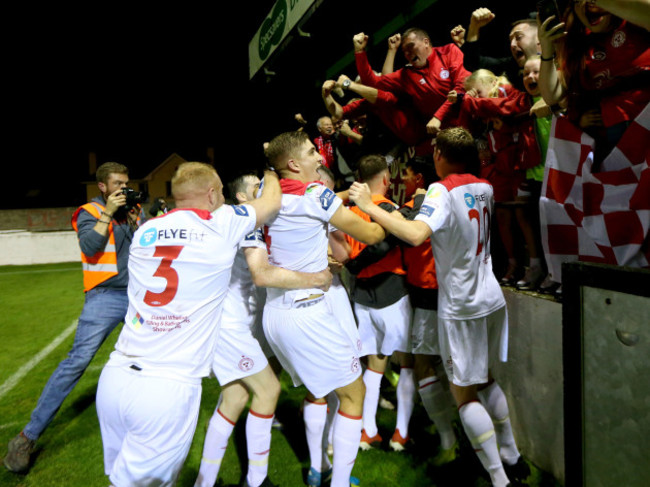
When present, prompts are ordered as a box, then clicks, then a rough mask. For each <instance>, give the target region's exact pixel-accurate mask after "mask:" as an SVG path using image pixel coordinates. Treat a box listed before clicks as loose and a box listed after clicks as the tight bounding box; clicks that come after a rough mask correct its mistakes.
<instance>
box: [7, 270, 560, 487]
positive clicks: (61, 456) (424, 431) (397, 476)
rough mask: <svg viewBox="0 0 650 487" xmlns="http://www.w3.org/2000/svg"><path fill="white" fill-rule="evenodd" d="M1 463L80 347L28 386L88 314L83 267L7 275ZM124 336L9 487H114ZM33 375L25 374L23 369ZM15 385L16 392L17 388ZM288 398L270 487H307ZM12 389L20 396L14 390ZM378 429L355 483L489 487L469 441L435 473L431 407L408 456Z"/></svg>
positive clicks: (543, 482)
mask: <svg viewBox="0 0 650 487" xmlns="http://www.w3.org/2000/svg"><path fill="white" fill-rule="evenodd" d="M0 296H2V298H1V299H2V312H3V316H2V318H1V319H0V455H2V456H4V455H5V453H6V445H7V443H8V442H9V440H10V439H11V438H13V437H14V436H15V435H16V434H17V433H19V432H20V430H21V429H22V427H23V426H24V425H25V424H27V422H28V421H29V415H30V413H31V411H32V409H33V408H34V406H35V405H36V402H37V400H38V398H39V396H40V393H41V391H42V389H43V387H44V386H45V383H46V382H47V380H48V378H49V376H50V374H51V373H52V372H53V371H54V369H55V368H56V366H57V365H58V363H59V362H60V361H61V360H63V359H64V358H65V356H66V354H67V352H68V351H69V350H70V347H71V346H72V342H73V339H74V333H70V334H69V335H68V336H67V338H65V340H63V341H62V342H61V343H60V345H58V346H57V347H56V348H54V349H53V350H52V351H51V352H50V353H49V354H47V355H45V356H44V357H43V358H42V360H40V361H39V362H38V363H36V364H33V362H32V367H31V368H30V369H29V372H28V373H26V375H24V377H22V379H20V380H19V381H17V382H15V381H14V380H13V379H15V377H16V375H15V374H16V373H18V372H19V371H20V370H21V368H22V367H25V366H26V364H28V363H30V361H33V359H34V357H36V356H37V355H38V354H39V352H41V351H42V350H43V349H44V348H45V347H47V346H48V345H49V344H50V343H51V342H52V341H53V340H54V339H55V338H56V337H57V336H59V335H61V334H62V333H63V332H64V330H66V329H67V328H69V327H70V326H71V325H72V324H73V323H74V321H75V320H76V319H77V318H78V316H79V314H80V312H81V308H82V306H83V299H84V297H83V291H82V276H81V265H80V264H75V263H68V264H51V265H33V266H6V267H0ZM118 333H119V328H118V329H117V330H116V331H115V332H113V334H112V335H111V336H110V337H109V338H108V340H107V341H106V342H105V343H104V345H103V346H102V348H101V349H100V350H99V352H98V353H97V355H96V356H95V358H94V360H93V361H92V362H91V364H90V366H89V368H88V369H87V370H86V373H85V374H84V375H83V377H82V378H81V380H80V381H79V383H78V384H77V386H76V387H75V389H74V390H73V391H72V393H71V394H70V395H69V396H68V398H67V399H66V400H65V402H64V403H63V406H62V407H61V410H60V411H59V412H58V414H57V415H56V417H55V418H54V421H53V422H52V423H51V424H50V426H49V428H48V429H47V430H46V431H45V432H44V433H43V435H42V437H41V438H40V439H39V440H38V442H37V444H36V450H35V454H34V462H33V465H32V468H31V470H30V472H29V473H28V474H27V475H18V474H13V473H11V472H8V471H7V470H6V469H5V468H4V467H0V486H3V487H4V486H6V487H36V486H38V487H50V486H51V487H55V486H57V487H58V486H84V487H93V486H98V487H106V486H107V485H109V481H108V479H107V477H106V476H105V475H104V468H103V456H102V442H101V435H100V432H99V424H98V421H97V413H96V410H95V390H96V387H97V381H98V379H99V374H100V372H101V369H102V367H103V365H104V364H105V363H106V361H107V360H108V356H109V354H110V352H111V351H112V350H113V346H114V344H115V341H116V340H117V336H118ZM23 370H24V369H23ZM13 382H15V385H13V386H11V384H12V383H13ZM281 383H282V388H283V394H282V395H281V397H280V402H279V404H278V409H277V413H276V414H277V417H278V419H279V420H280V421H281V422H282V423H283V425H284V428H283V429H282V430H273V436H272V443H271V455H270V460H269V477H270V479H271V480H272V481H273V482H274V483H275V484H277V485H279V486H282V487H293V486H301V485H304V478H305V474H306V470H307V469H308V468H309V454H308V451H307V444H306V441H305V437H304V428H303V424H302V416H301V413H300V405H301V403H302V399H303V397H304V395H305V389H304V388H294V387H292V386H291V383H290V380H289V378H288V376H287V375H286V374H284V373H283V374H282V376H281ZM9 386H11V387H9ZM382 395H383V396H384V397H386V398H387V399H389V400H391V401H392V402H393V403H394V402H395V389H394V388H393V387H392V386H390V384H388V382H387V381H385V384H384V385H383V386H382ZM218 396H219V386H218V384H217V382H216V380H214V379H204V381H203V398H202V401H201V412H200V416H199V421H198V426H197V429H196V434H195V436H194V442H193V444H192V448H191V449H190V452H189V455H188V457H187V460H186V462H185V466H184V467H183V470H182V472H181V475H180V479H179V482H178V485H179V486H182V487H191V486H193V485H194V481H195V479H196V476H197V473H198V469H199V464H200V461H201V451H202V447H203V439H204V437H205V432H206V429H207V424H208V421H209V419H210V416H211V415H212V412H213V410H214V407H215V405H216V402H217V398H218ZM244 421H245V415H242V418H240V422H239V423H238V424H237V427H236V428H235V431H234V434H233V436H232V437H231V440H230V445H229V447H228V450H227V452H226V455H225V458H224V461H223V464H222V467H221V471H220V473H219V480H218V483H217V485H225V486H235V485H239V483H240V482H241V480H242V479H243V477H244V475H245V472H246V446H245V433H244V429H245V428H244ZM377 422H378V425H379V431H380V434H381V435H382V437H383V438H384V445H382V449H381V450H372V451H368V452H359V456H358V457H357V462H356V465H355V467H354V471H353V475H355V476H356V477H359V478H360V479H361V485H362V486H379V487H383V486H386V487H389V486H409V487H410V486H414V487H415V486H428V487H429V486H430V487H443V486H460V487H488V486H489V485H490V482H489V479H488V477H487V474H485V473H484V472H483V469H482V468H481V466H480V464H479V463H478V460H477V459H476V457H475V455H474V453H473V451H472V448H471V446H470V445H469V443H468V441H467V439H466V438H465V437H464V435H463V434H462V432H460V428H459V429H458V431H459V437H460V438H461V452H460V456H459V458H458V459H457V460H456V461H454V462H452V463H450V464H448V465H445V466H443V467H440V468H435V467H434V466H433V465H432V464H431V458H432V457H433V456H434V455H435V454H436V453H437V451H438V447H439V440H438V437H437V435H436V434H435V430H434V428H433V427H432V426H431V423H430V421H429V420H428V418H427V416H426V413H425V412H424V410H423V408H422V406H421V405H420V404H419V403H416V408H415V411H414V413H413V418H412V420H411V424H410V429H411V437H412V438H413V444H412V446H411V448H410V449H409V450H408V451H407V452H404V453H395V452H392V451H389V450H388V440H389V439H390V437H391V435H392V433H393V430H394V427H395V411H389V410H385V409H381V408H380V409H379V410H378V416H377ZM531 470H532V474H531V477H530V478H529V480H528V485H530V486H533V487H557V486H559V484H558V483H557V482H556V481H555V480H554V479H553V478H552V477H551V476H550V475H548V474H546V473H544V472H542V471H540V470H539V469H537V468H535V466H534V465H531Z"/></svg>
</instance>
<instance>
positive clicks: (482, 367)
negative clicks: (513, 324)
mask: <svg viewBox="0 0 650 487" xmlns="http://www.w3.org/2000/svg"><path fill="white" fill-rule="evenodd" d="M438 330H439V333H440V352H441V353H440V355H441V357H442V359H443V363H444V365H445V370H446V371H447V377H449V380H450V381H452V382H453V383H454V384H456V385H458V386H470V385H473V384H484V383H486V382H487V381H488V369H489V368H490V367H491V366H492V365H493V364H495V363H496V362H497V360H499V361H501V362H506V361H507V360H508V311H507V310H506V307H505V306H503V307H502V308H499V309H497V310H496V311H493V312H492V313H490V314H489V315H487V316H484V317H482V318H476V319H472V320H448V319H442V318H440V319H439V326H438Z"/></svg>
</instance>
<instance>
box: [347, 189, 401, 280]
mask: <svg viewBox="0 0 650 487" xmlns="http://www.w3.org/2000/svg"><path fill="white" fill-rule="evenodd" d="M372 202H373V203H374V204H375V205H379V204H380V203H388V204H390V205H392V206H393V207H396V205H395V203H393V202H392V201H390V200H389V199H387V198H385V197H384V196H381V195H379V194H373V195H372ZM350 210H352V211H353V212H354V213H356V214H357V215H359V216H360V217H361V218H363V219H364V220H366V221H368V222H369V221H371V220H370V217H369V216H368V215H366V214H365V213H364V212H363V211H361V210H360V209H359V207H357V206H351V207H350ZM345 239H346V241H347V242H348V244H350V248H351V251H350V260H353V259H354V258H355V257H357V256H358V255H359V254H360V253H361V251H362V250H363V249H365V248H366V247H367V245H366V244H364V243H361V242H359V241H358V240H354V239H353V238H352V237H350V236H349V235H346V236H345ZM385 272H391V273H393V274H398V275H404V274H406V272H405V271H404V268H403V266H402V252H401V250H400V248H399V247H395V248H393V249H391V250H390V252H388V254H386V256H385V257H383V258H382V259H381V260H380V261H378V262H375V263H374V264H370V265H369V266H368V267H366V268H365V269H363V270H362V271H361V272H360V273H359V274H357V276H356V277H357V278H358V279H366V278H369V277H373V276H377V275H379V274H383V273H385Z"/></svg>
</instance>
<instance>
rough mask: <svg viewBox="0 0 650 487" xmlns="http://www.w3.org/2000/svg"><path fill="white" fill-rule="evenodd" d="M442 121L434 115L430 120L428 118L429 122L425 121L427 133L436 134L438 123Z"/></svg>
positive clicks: (438, 127) (438, 128)
mask: <svg viewBox="0 0 650 487" xmlns="http://www.w3.org/2000/svg"><path fill="white" fill-rule="evenodd" d="M441 123H442V122H440V120H438V119H437V118H436V117H433V118H432V119H431V120H429V123H427V133H428V134H431V135H437V133H438V132H440V125H441Z"/></svg>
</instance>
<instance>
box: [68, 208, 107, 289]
mask: <svg viewBox="0 0 650 487" xmlns="http://www.w3.org/2000/svg"><path fill="white" fill-rule="evenodd" d="M81 210H86V211H87V212H88V213H90V214H91V215H92V216H94V217H95V218H97V219H98V220H99V218H100V217H101V216H102V211H104V206H102V205H101V204H99V203H96V202H90V203H86V204H85V205H83V206H80V207H79V208H77V211H75V212H74V215H72V228H74V231H75V232H76V231H77V218H78V217H79V213H80V212H81ZM81 263H82V267H83V272H84V292H88V291H90V290H91V289H92V288H94V287H95V286H97V285H99V284H101V283H102V282H104V281H106V280H108V279H110V278H111V277H113V276H116V275H117V252H116V251H115V235H114V234H113V221H112V220H111V223H109V224H108V242H107V243H106V246H105V247H104V250H100V251H99V252H97V253H96V254H95V255H93V256H90V257H89V256H87V255H86V254H84V253H83V252H81Z"/></svg>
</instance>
